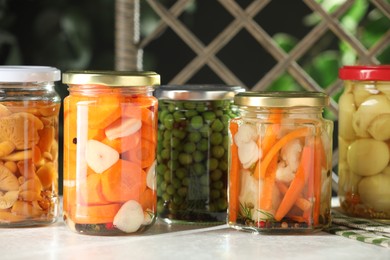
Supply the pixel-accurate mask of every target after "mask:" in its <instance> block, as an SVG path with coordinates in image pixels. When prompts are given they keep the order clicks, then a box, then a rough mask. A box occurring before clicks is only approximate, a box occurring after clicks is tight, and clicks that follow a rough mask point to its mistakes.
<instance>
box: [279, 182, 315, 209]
mask: <svg viewBox="0 0 390 260" xmlns="http://www.w3.org/2000/svg"><path fill="white" fill-rule="evenodd" d="M276 186H277V187H278V189H279V191H280V193H282V194H283V195H284V194H286V192H287V190H288V187H287V185H286V184H284V183H282V182H279V181H278V182H276ZM294 205H295V206H297V207H298V208H299V209H301V210H302V211H305V210H308V209H310V207H311V202H310V201H308V200H307V199H305V198H303V197H301V196H300V197H299V198H298V199H297V200H296V202H295V204H294Z"/></svg>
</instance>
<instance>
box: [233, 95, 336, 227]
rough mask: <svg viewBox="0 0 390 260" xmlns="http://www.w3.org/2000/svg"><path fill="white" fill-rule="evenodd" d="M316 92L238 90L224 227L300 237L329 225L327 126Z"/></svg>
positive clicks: (321, 99)
mask: <svg viewBox="0 0 390 260" xmlns="http://www.w3.org/2000/svg"><path fill="white" fill-rule="evenodd" d="M328 102H329V99H328V97H327V96H326V95H325V94H323V93H320V92H243V93H239V94H237V95H236V96H235V98H234V104H235V105H237V107H238V108H239V113H240V117H237V118H234V119H232V120H231V121H230V124H229V135H230V148H231V149H230V156H229V157H230V158H229V160H230V163H229V194H228V195H229V209H228V225H229V226H230V227H232V228H235V229H238V230H245V231H251V232H268V233H273V232H274V233H291V232H298V233H306V232H312V231H316V230H321V229H323V228H326V227H328V226H329V225H330V207H331V205H330V201H331V181H332V179H331V155H332V132H333V122H332V121H330V120H326V119H324V118H323V117H322V112H323V108H324V107H326V106H327V105H328Z"/></svg>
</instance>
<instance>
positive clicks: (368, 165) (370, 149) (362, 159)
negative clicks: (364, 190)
mask: <svg viewBox="0 0 390 260" xmlns="http://www.w3.org/2000/svg"><path fill="white" fill-rule="evenodd" d="M389 160H390V153H389V147H388V146H387V144H386V143H385V142H381V141H377V140H374V139H358V140H356V141H355V142H353V143H352V144H351V145H350V146H349V149H348V152H347V161H348V165H349V167H350V169H351V171H352V172H354V173H356V174H358V175H360V176H371V175H375V174H378V173H380V172H381V171H382V170H383V169H384V168H385V167H386V166H387V164H388V163H389Z"/></svg>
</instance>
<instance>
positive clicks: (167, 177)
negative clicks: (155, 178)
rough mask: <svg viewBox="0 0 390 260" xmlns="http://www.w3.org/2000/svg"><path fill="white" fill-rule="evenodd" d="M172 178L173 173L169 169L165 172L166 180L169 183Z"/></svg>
mask: <svg viewBox="0 0 390 260" xmlns="http://www.w3.org/2000/svg"><path fill="white" fill-rule="evenodd" d="M171 178H172V174H171V171H170V170H169V169H168V170H166V171H165V172H164V180H165V181H166V182H167V183H170V182H171Z"/></svg>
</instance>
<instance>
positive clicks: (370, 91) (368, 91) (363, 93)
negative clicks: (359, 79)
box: [353, 85, 379, 107]
mask: <svg viewBox="0 0 390 260" xmlns="http://www.w3.org/2000/svg"><path fill="white" fill-rule="evenodd" d="M378 93H379V91H378V90H377V89H376V87H375V86H374V85H365V86H364V88H362V87H361V86H355V88H354V89H353V97H354V100H355V105H356V106H357V107H358V106H360V105H361V104H362V103H363V102H364V101H365V100H366V99H367V98H368V97H369V96H371V95H377V94H378Z"/></svg>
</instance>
